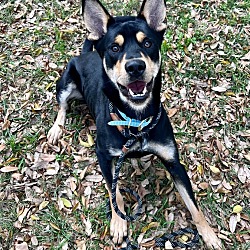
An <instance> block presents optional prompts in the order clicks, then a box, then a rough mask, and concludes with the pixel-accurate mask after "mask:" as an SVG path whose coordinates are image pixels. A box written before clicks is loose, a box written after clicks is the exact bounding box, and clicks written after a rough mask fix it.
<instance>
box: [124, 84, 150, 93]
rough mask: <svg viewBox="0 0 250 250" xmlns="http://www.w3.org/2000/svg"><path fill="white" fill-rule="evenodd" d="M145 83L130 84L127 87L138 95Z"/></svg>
mask: <svg viewBox="0 0 250 250" xmlns="http://www.w3.org/2000/svg"><path fill="white" fill-rule="evenodd" d="M145 86H146V83H145V82H143V81H135V82H132V83H130V84H129V85H128V88H129V89H131V90H132V91H133V93H135V94H139V93H141V92H142V91H143V89H144V88H145Z"/></svg>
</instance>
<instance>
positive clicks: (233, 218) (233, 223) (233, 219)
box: [229, 215, 238, 233]
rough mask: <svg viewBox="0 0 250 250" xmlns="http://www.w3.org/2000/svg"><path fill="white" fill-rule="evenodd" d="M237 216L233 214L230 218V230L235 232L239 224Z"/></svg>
mask: <svg viewBox="0 0 250 250" xmlns="http://www.w3.org/2000/svg"><path fill="white" fill-rule="evenodd" d="M237 222H238V220H237V216H236V215H231V216H230V219H229V228H230V232H231V233H234V232H235V229H236V226H237Z"/></svg>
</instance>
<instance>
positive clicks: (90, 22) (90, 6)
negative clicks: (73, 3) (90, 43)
mask: <svg viewBox="0 0 250 250" xmlns="http://www.w3.org/2000/svg"><path fill="white" fill-rule="evenodd" d="M82 9H83V18H84V22H85V25H86V28H87V30H88V31H89V32H90V34H89V36H88V39H89V40H98V39H100V38H101V37H102V36H103V35H105V33H106V32H107V28H108V23H109V22H111V21H112V20H113V17H112V16H111V15H110V14H109V13H108V11H107V10H106V9H105V8H104V6H103V5H102V4H101V3H100V1H99V0H82Z"/></svg>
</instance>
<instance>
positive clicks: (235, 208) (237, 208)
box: [233, 205, 242, 214]
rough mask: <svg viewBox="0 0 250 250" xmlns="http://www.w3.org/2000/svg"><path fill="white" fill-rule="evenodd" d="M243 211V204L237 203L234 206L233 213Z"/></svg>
mask: <svg viewBox="0 0 250 250" xmlns="http://www.w3.org/2000/svg"><path fill="white" fill-rule="evenodd" d="M241 212H242V206H240V205H236V206H234V207H233V213H235V214H238V213H241Z"/></svg>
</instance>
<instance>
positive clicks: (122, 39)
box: [115, 35, 124, 46]
mask: <svg viewBox="0 0 250 250" xmlns="http://www.w3.org/2000/svg"><path fill="white" fill-rule="evenodd" d="M115 43H117V44H118V45H119V46H122V45H123V43H124V37H123V36H122V35H118V36H116V38H115Z"/></svg>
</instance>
